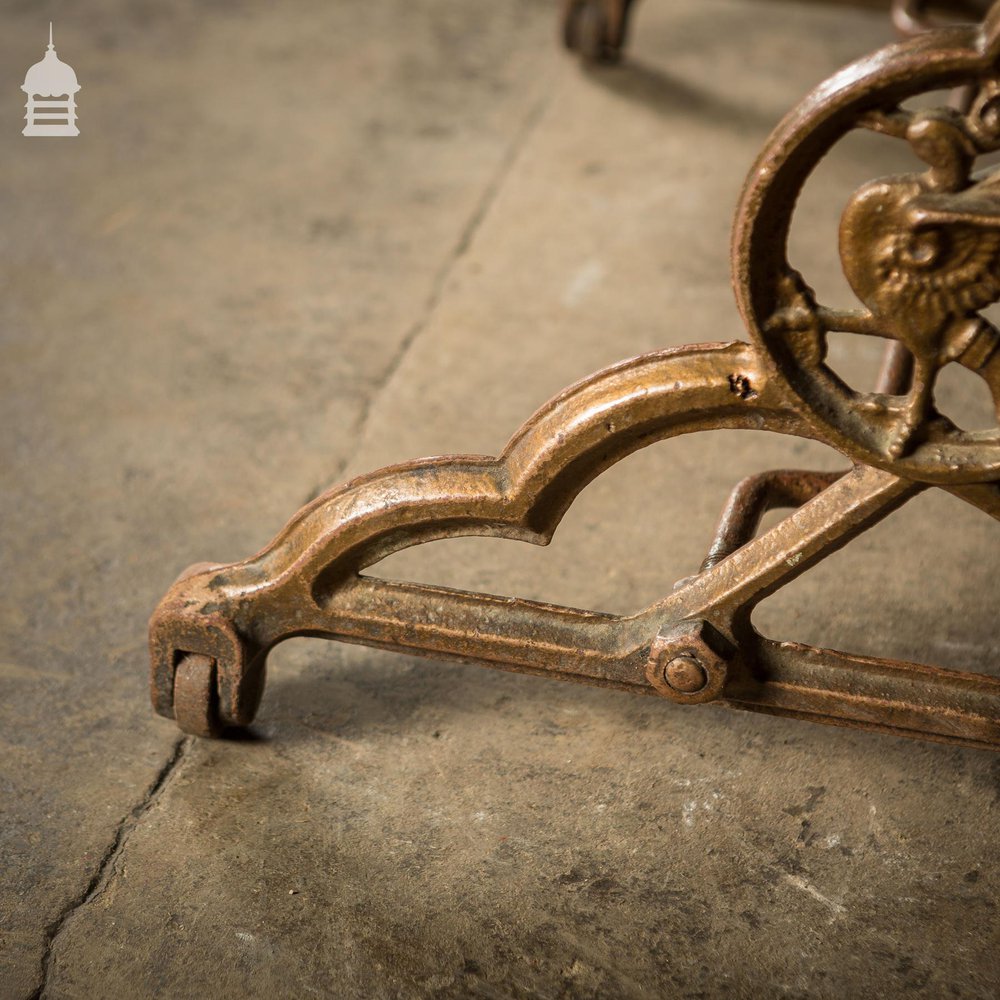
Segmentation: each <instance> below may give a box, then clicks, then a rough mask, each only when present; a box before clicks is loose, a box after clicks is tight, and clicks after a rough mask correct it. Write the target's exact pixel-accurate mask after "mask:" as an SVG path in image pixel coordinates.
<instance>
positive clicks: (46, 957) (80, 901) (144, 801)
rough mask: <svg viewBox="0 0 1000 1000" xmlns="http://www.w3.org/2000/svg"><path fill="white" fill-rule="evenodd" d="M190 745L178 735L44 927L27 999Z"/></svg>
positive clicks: (43, 986) (40, 991)
mask: <svg viewBox="0 0 1000 1000" xmlns="http://www.w3.org/2000/svg"><path fill="white" fill-rule="evenodd" d="M190 745H191V737H190V736H181V737H180V738H179V739H178V740H177V741H176V742H175V743H174V746H173V749H172V750H171V752H170V756H169V757H168V758H167V760H166V762H165V763H164V765H163V766H162V767H161V768H160V770H159V771H158V772H157V773H156V776H155V777H154V778H153V780H152V782H150V784H149V787H148V788H147V789H146V792H145V794H144V795H143V796H142V798H141V799H140V800H139V802H137V803H136V804H135V805H134V806H133V807H132V808H131V809H130V810H129V811H128V812H127V813H126V814H125V816H123V817H122V820H121V822H120V823H119V824H118V827H117V829H116V830H115V835H114V837H113V838H112V841H111V843H110V844H109V845H108V848H107V850H106V851H105V852H104V854H102V855H101V860H100V861H99V862H98V865H97V868H96V870H95V871H94V874H93V875H92V876H91V878H90V881H89V882H88V883H87V885H86V887H85V888H84V890H83V891H82V892H81V893H80V894H79V895H78V896H77V897H76V898H75V899H73V900H71V901H70V903H69V905H68V906H66V907H65V908H64V909H63V911H62V912H61V913H60V914H59V915H58V916H57V917H56V919H55V920H53V921H52V922H51V923H50V924H49V925H48V926H47V927H46V928H45V951H44V953H43V955H42V977H41V982H40V983H39V985H38V988H37V989H35V990H34V992H32V993H31V994H29V996H28V1000H44V997H45V993H46V990H47V989H48V985H49V976H50V973H51V971H52V962H53V956H54V954H55V946H56V941H57V940H58V939H59V935H60V934H62V932H63V930H64V929H65V927H66V925H67V924H68V923H69V922H70V921H71V920H72V919H73V917H74V916H75V915H76V914H77V913H78V912H79V911H80V910H82V909H84V908H85V907H87V906H88V905H89V904H90V903H92V902H93V901H94V900H95V899H97V897H98V896H100V895H101V893H103V892H104V891H105V889H107V887H108V885H109V884H110V882H111V880H112V879H113V878H114V875H115V873H116V872H117V865H118V860H119V858H120V857H121V855H122V854H123V852H124V850H125V845H126V844H127V843H128V839H129V836H130V835H131V834H132V831H133V830H135V828H136V827H137V826H138V825H139V822H140V820H141V819H142V817H143V816H144V815H145V814H146V813H147V812H149V810H150V809H151V808H152V807H153V805H155V803H156V801H157V800H158V799H159V797H160V796H161V795H162V794H163V791H164V789H165V788H166V786H167V784H168V782H169V780H170V778H171V777H172V776H173V775H174V774H175V773H176V772H177V770H178V768H179V766H180V764H181V763H182V761H183V760H184V757H185V755H186V754H187V750H188V748H189V747H190Z"/></svg>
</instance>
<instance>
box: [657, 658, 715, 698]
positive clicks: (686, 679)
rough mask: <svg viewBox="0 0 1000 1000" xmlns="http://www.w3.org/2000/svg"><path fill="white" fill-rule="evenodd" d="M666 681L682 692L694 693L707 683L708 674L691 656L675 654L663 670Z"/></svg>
mask: <svg viewBox="0 0 1000 1000" xmlns="http://www.w3.org/2000/svg"><path fill="white" fill-rule="evenodd" d="M663 675H664V677H665V678H666V681H667V683H668V684H669V685H670V686H671V687H672V688H673V689H674V690H675V691H682V692H683V693H684V694H694V693H695V692H696V691H701V689H702V688H704V687H705V686H706V685H707V684H708V674H707V673H706V672H705V669H704V667H702V665H701V664H700V663H699V662H698V661H697V660H696V659H695V658H694V657H693V656H675V657H674V658H673V659H672V660H671V661H670V662H669V663H668V664H667V666H666V669H665V670H664V671H663Z"/></svg>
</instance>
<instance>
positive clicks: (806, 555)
mask: <svg viewBox="0 0 1000 1000" xmlns="http://www.w3.org/2000/svg"><path fill="white" fill-rule="evenodd" d="M998 57H1000V6H998V7H997V8H994V9H993V11H992V13H991V15H990V18H989V19H988V20H987V21H986V23H985V25H984V26H983V27H982V28H979V27H965V28H950V29H948V30H944V31H940V32H931V33H922V34H921V35H919V36H918V37H915V38H913V39H911V40H909V41H906V42H903V43H900V44H897V45H894V46H890V47H888V48H887V49H884V50H882V51H881V52H879V53H876V54H875V55H874V56H872V57H870V58H868V59H863V60H861V61H859V62H858V63H855V64H854V65H853V66H850V67H848V68H847V69H845V70H843V71H842V72H841V73H839V74H837V75H836V76H835V77H834V78H833V79H832V80H830V81H828V82H827V83H826V84H824V85H823V86H822V87H820V88H818V89H817V90H816V91H815V92H814V93H813V94H812V95H810V96H809V97H807V98H806V99H805V100H804V101H803V102H802V104H800V105H799V106H798V107H797V108H795V109H794V110H793V111H792V112H791V113H790V115H789V116H788V117H786V119H785V120H784V121H783V122H782V123H781V124H780V125H779V126H778V128H777V129H776V130H775V132H774V133H773V135H772V137H771V139H770V140H769V142H768V143H767V145H766V147H765V149H764V151H763V153H762V155H761V157H760V159H759V160H758V162H757V164H756V165H755V167H754V168H753V170H752V171H751V173H750V176H749V179H748V181H747V185H746V188H745V190H744V194H743V199H742V202H741V205H740V208H739V212H738V214H737V219H736V224H735V227H734V242H733V248H734V253H733V283H734V286H735V289H736V293H737V299H738V302H739V306H740V309H741V312H742V315H743V317H744V320H745V322H746V325H747V329H748V331H749V333H750V338H751V343H749V344H745V343H732V344H700V345H694V346H690V347H685V348H680V349H674V350H666V351H660V352H656V353H652V354H647V355H644V356H641V357H638V358H633V359H631V360H629V361H625V362H622V363H621V364H618V365H615V366H613V367H611V368H608V369H606V370H604V371H601V372H598V373H596V374H595V375H592V376H591V377H589V378H587V379H585V380H583V381H581V382H579V383H577V384H576V385H574V386H571V387H570V388H569V389H567V390H566V391H565V392H563V393H562V394H560V395H559V396H557V397H556V398H555V399H553V400H552V401H551V402H550V403H548V404H547V405H546V406H544V407H543V408H542V409H541V410H540V411H539V412H538V413H536V414H535V415H534V416H533V417H532V418H531V419H530V420H529V421H528V422H527V423H526V424H525V425H524V426H523V427H522V428H521V429H520V431H518V433H517V434H516V435H515V436H514V438H513V439H512V440H511V442H510V443H509V444H508V446H507V448H506V449H505V450H504V452H503V453H502V454H501V455H500V456H499V457H497V458H490V457H483V456H456V457H451V458H435V459H426V460H422V461H415V462H410V463H406V464H403V465H399V466H394V467H392V468H389V469H384V470H382V471H380V472H376V473H373V474H371V475H368V476H363V477H361V478H359V479H355V480H354V481H352V482H350V483H347V484H346V485H344V486H341V487H338V488H335V489H333V490H331V491H329V492H327V493H325V494H323V495H322V496H320V497H318V498H317V499H316V500H315V501H313V502H312V503H310V504H309V505H307V506H306V507H304V508H303V509H302V510H301V511H299V512H298V513H297V514H296V515H295V516H294V517H293V519H292V520H291V521H290V522H289V524H288V525H287V526H286V527H285V528H284V529H283V530H282V531H281V532H280V533H279V535H278V536H277V537H276V538H275V539H274V540H273V541H272V542H271V543H270V544H269V545H268V546H267V547H266V548H265V549H264V550H263V551H262V552H260V553H259V554H258V555H256V556H254V557H253V558H251V559H248V560H246V561H245V562H241V563H237V564H234V565H230V566H214V565H207V564H200V565H198V566H195V567H192V569H191V570H190V571H189V572H188V573H186V574H185V575H184V576H182V577H181V578H180V579H179V580H178V581H177V582H176V583H175V584H174V586H173V587H172V588H171V589H170V591H169V592H168V593H167V595H166V596H165V597H164V599H163V601H162V602H161V603H160V605H159V607H158V608H157V609H156V612H155V613H154V615H153V618H152V620H151V622H150V649H151V658H152V673H151V684H152V697H153V703H154V706H155V708H156V710H157V711H158V712H160V713H161V714H163V715H165V716H168V717H174V718H176V719H177V721H178V723H179V725H180V726H181V727H182V728H183V729H185V730H186V731H188V732H194V733H197V734H199V735H212V734H215V733H218V732H220V731H221V730H223V729H224V728H225V727H227V726H244V725H247V724H248V723H250V722H251V721H252V719H253V718H254V715H255V713H256V711H257V708H258V704H259V702H260V698H261V694H262V691H263V686H264V676H265V661H266V658H267V653H268V651H269V650H270V649H271V648H273V646H274V645H275V644H277V643H278V642H281V641H282V640H283V639H286V638H289V637H290V636H296V635H308V636H321V637H326V638H330V639H337V640H340V641H343V642H352V643H361V644H366V645H370V646H374V647H379V648H383V649H389V650H396V651H400V652H405V653H411V654H412V653H415V654H421V655H426V656H432V657H439V658H446V659H455V660H462V661H471V662H477V663H481V664H485V665H488V666H493V667H499V668H502V669H506V670H515V671H520V672H524V673H532V674H538V675H542V676H549V677H556V678H561V679H564V680H572V681H578V682H583V683H588V684H593V685H598V686H603V687H609V688H617V689H620V690H625V691H633V692H636V693H642V694H654V695H659V696H662V697H667V698H669V699H671V700H673V701H675V702H677V703H678V704H689V705H690V704H701V703H706V702H715V703H717V704H719V705H725V706H728V707H732V708H740V709H746V710H751V711H759V712H767V713H771V714H775V715H785V716H792V717H795V718H801V719H807V720H809V721H813V722H823V723H830V724H834V725H845V726H855V727H858V728H862V729H871V730H876V731H880V732H886V733H893V734H897V735H904V736H912V737H919V738H922V739H928V740H937V741H941V742H947V743H954V744H959V745H964V746H972V747H983V748H990V749H998V748H1000V680H998V679H996V678H993V677H988V676H983V675H981V674H975V673H964V672H956V671H946V670H942V669H939V668H935V667H932V666H924V665H920V664H915V663H908V662H901V661H894V660H887V659H876V658H871V657H859V656H854V655H851V654H849V653H844V652H839V651H836V650H830V649H817V648H813V647H809V646H803V645H800V644H796V643H791V642H777V641H774V640H771V639H768V638H765V637H763V636H761V635H760V634H758V633H757V631H756V630H755V629H754V627H753V624H752V621H751V616H752V614H753V610H754V608H755V607H756V605H757V604H758V603H759V602H760V601H762V600H763V599H764V598H766V597H767V596H769V595H770V594H773V593H774V592H776V591H777V590H778V589H780V588H781V587H783V586H784V585H785V584H787V583H789V582H790V581H792V580H794V579H796V578H797V577H798V576H800V575H801V574H802V573H804V572H806V571H807V570H809V569H810V568H811V567H812V566H814V565H816V563H818V562H819V561H821V560H822V559H824V558H825V557H826V556H828V555H829V554H831V553H832V552H834V551H836V550H837V549H839V548H840V547H841V546H843V545H845V544H846V543H847V542H848V541H850V540H851V539H852V538H855V537H857V536H858V535H859V534H861V533H863V532H864V531H866V530H867V529H868V528H870V527H872V526H873V525H875V524H877V523H879V522H880V521H882V520H883V519H884V518H886V517H888V516H889V515H891V514H892V513H893V512H894V511H895V510H897V509H898V508H899V507H900V506H902V505H903V504H905V503H906V502H907V501H908V500H910V499H911V498H912V497H914V496H916V495H917V494H918V493H920V492H921V491H923V490H925V489H928V488H940V489H945V490H947V491H948V492H951V493H952V494H954V495H955V496H957V497H959V498H961V499H963V500H965V501H966V502H968V503H969V504H971V505H972V506H973V507H975V508H976V509H979V510H981V511H983V512H984V513H985V514H987V515H988V516H990V517H992V518H994V519H1000V483H998V479H1000V430H998V428H997V427H996V426H994V427H992V428H977V429H974V432H970V431H967V430H965V429H962V428H959V427H957V426H955V425H954V424H953V423H952V422H950V421H948V420H947V419H946V418H945V417H943V416H942V415H941V414H939V413H937V411H936V409H935V407H934V402H933V387H934V378H935V376H936V373H937V371H938V370H939V368H940V367H941V366H943V365H944V364H948V363H951V362H958V363H961V364H964V365H966V366H967V367H969V368H971V369H972V370H973V371H975V372H977V373H978V374H980V375H982V377H983V378H985V379H986V381H987V382H988V383H989V384H990V386H991V388H994V389H995V390H996V389H997V388H998V386H1000V375H998V371H1000V361H998V360H997V359H998V358H1000V351H997V350H996V344H997V335H996V334H995V332H994V331H993V328H992V327H991V326H990V325H989V324H988V323H987V322H986V321H985V320H984V319H982V318H981V317H980V316H979V313H978V310H979V309H981V308H982V307H983V306H985V305H986V304H988V303H989V302H992V301H994V300H995V299H996V298H997V296H998V295H1000V180H996V179H994V177H995V175H989V174H988V175H986V176H979V175H975V176H974V175H973V174H972V172H971V171H972V167H973V163H974V161H975V158H976V157H977V156H978V155H980V154H982V153H984V152H988V151H991V150H993V149H997V148H1000V96H997V95H1000V80H998V78H997V76H996V71H995V69H994V65H995V63H996V62H997V59H998ZM963 85H968V86H971V87H972V88H973V89H974V93H973V97H972V100H971V103H970V105H969V110H968V112H966V113H963V112H961V111H959V110H956V109H953V108H952V109H941V110H939V111H926V110H925V111H920V112H911V111H907V110H903V109H902V108H901V107H900V104H901V102H902V101H904V100H906V99H907V98H909V97H912V96H915V95H917V94H920V93H922V92H923V91H925V90H936V89H940V88H954V87H957V86H963ZM856 128H868V129H875V130H876V131H880V132H884V133H886V134H889V135H892V136H895V137H897V138H899V139H900V140H901V141H903V142H905V143H907V144H908V146H909V148H910V149H911V150H912V151H913V153H914V157H915V160H916V161H917V162H921V161H922V163H923V165H924V166H923V169H922V170H920V171H918V172H914V173H912V174H909V175H905V176H903V177H895V178H889V179H884V180H878V181H873V182H871V183H869V184H866V185H865V186H863V187H862V188H861V189H859V191H858V192H857V193H855V195H854V196H853V197H852V198H851V199H850V201H849V203H848V205H847V207H846V209H845V212H844V222H843V226H842V232H841V246H840V249H841V260H842V264H843V267H844V271H845V274H846V275H847V277H848V279H849V282H850V284H851V285H852V287H853V288H854V290H855V292H856V294H857V295H858V297H859V299H860V300H861V302H862V304H863V306H864V308H863V309H861V310H855V311H850V312H848V311H840V310H834V309H830V308H827V307H825V306H821V305H819V304H818V303H817V302H816V301H815V297H814V295H813V293H812V291H811V290H810V289H809V287H808V285H807V284H806V282H805V280H804V278H803V277H802V276H801V275H799V274H798V273H797V272H796V271H795V270H794V269H793V268H792V266H791V264H790V263H789V262H788V260H787V252H786V246H787V234H788V230H789V226H790V224H791V218H792V214H793V212H794V207H795V203H796V199H797V197H798V194H799V192H800V190H801V188H802V186H803V184H804V183H805V181H806V179H807V178H808V176H809V174H810V172H811V171H812V169H813V167H814V166H815V165H816V163H817V162H818V161H819V159H821V158H822V157H823V156H824V155H825V154H826V152H827V151H828V150H829V149H830V148H831V147H832V146H833V145H834V144H835V143H836V142H837V141H838V140H839V139H840V138H841V137H842V136H843V135H845V134H847V133H848V132H850V131H851V130H852V129H856ZM831 330H844V331H847V332H851V333H856V334H859V335H875V336H879V337H882V338H884V339H886V340H887V341H888V343H889V356H888V359H887V364H886V366H885V368H884V370H883V373H882V375H881V376H880V378H879V384H878V385H877V386H876V388H875V390H874V391H873V392H864V391H860V390H856V389H852V388H851V387H849V386H847V385H845V384H844V383H843V382H842V381H841V380H840V379H839V378H838V377H837V376H836V375H834V373H833V372H832V371H831V370H830V369H829V368H827V366H826V365H825V362H824V358H825V351H826V334H827V333H828V332H829V331H831ZM911 361H912V371H911ZM995 395H996V393H995ZM715 428H732V429H743V430H746V431H750V432H752V431H759V430H767V431H773V432H777V433H781V434H791V435H797V436H800V437H807V438H812V439H814V440H817V441H820V442H823V443H826V444H828V445H831V446H833V447H834V448H836V449H838V450H839V451H840V452H841V453H842V454H843V455H844V456H845V457H846V458H847V459H848V460H849V461H850V463H851V467H850V468H849V469H848V470H847V471H846V472H833V473H810V472H801V471H788V470H784V471H778V472H771V473H765V474H763V475H761V476H754V477H750V478H749V479H746V480H744V481H743V482H742V483H740V484H739V485H738V486H737V487H736V489H735V490H734V492H733V495H732V496H731V498H730V501H729V503H728V505H727V507H726V510H725V511H724V512H723V516H722V519H721V521H720V525H719V529H718V531H717V533H716V537H715V540H714V542H713V543H712V546H711V549H710V551H709V554H708V556H707V558H706V559H705V561H704V563H703V565H702V567H701V569H700V571H699V572H698V573H696V574H695V575H694V576H691V577H688V578H686V579H685V580H682V581H680V583H678V585H677V586H676V587H675V588H674V590H673V591H672V592H671V593H670V594H668V595H667V596H665V597H664V598H663V599H661V600H659V601H657V602H655V603H654V604H652V605H651V606H650V607H648V608H645V609H644V610H642V611H639V612H638V613H636V614H633V615H611V614H605V613H601V612H595V611H584V610H578V609H574V608H567V607H560V606H555V605H550V604H543V603H540V602H535V601H527V600H520V599H516V598H510V597H499V596H493V595H488V594H480V593H469V592H464V591H458V590H451V589H445V588H441V587H434V586H429V585H426V584H422V583H415V582H397V581H389V580H381V579H376V578H374V577H371V576H367V575H365V574H364V572H363V571H364V570H365V569H366V568H368V567H370V566H372V565H374V564H375V563H377V562H379V561H380V560H381V559H383V558H385V557H386V556H388V555H389V554H391V553H392V552H395V551H398V550H400V549H403V548H406V547H409V546H412V545H418V544H422V543H425V542H430V541H434V540H436V539H441V538H446V537H452V536H458V535H491V536H495V537H502V538H512V539H519V540H521V541H528V542H533V543H535V544H545V543H547V542H548V541H549V539H550V538H551V537H552V534H553V532H554V531H555V529H556V527H557V525H558V523H559V521H560V519H561V517H562V515H563V514H564V513H565V512H566V510H567V509H568V508H569V506H570V505H571V504H572V502H573V500H574V498H575V497H576V496H577V494H578V493H579V492H580V491H581V490H582V489H583V488H584V487H585V486H586V485H587V484H588V483H589V482H591V481H592V480H593V479H594V478H595V477H597V476H598V475H600V474H601V473H602V472H604V471H605V470H606V469H608V468H610V467H611V466H612V465H614V464H615V463H616V462H618V461H620V460H621V459H622V458H624V457H625V456H627V455H629V454H631V453H632V452H634V451H636V450H638V449H639V448H643V447H647V446H649V445H651V444H654V443H655V442H658V441H661V440H664V439H666V438H669V437H673V436H676V435H680V434H687V433H694V432H697V431H701V430H708V429H715ZM775 507H793V508H795V510H794V512H793V513H792V514H790V515H789V516H787V517H785V518H784V520H782V521H780V522H779V523H777V524H776V525H775V526H774V527H772V528H770V529H769V530H767V531H765V532H763V533H762V534H760V535H756V532H757V531H758V528H759V523H760V518H761V516H762V515H763V514H764V513H765V512H766V511H767V510H769V509H772V508H775ZM755 535H756V537H755Z"/></svg>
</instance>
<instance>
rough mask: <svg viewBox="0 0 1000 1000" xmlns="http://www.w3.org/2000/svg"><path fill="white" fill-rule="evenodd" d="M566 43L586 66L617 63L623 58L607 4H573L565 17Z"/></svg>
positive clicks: (583, 0) (588, 0)
mask: <svg viewBox="0 0 1000 1000" xmlns="http://www.w3.org/2000/svg"><path fill="white" fill-rule="evenodd" d="M563 41H564V42H565V45H566V48H567V49H569V50H570V51H571V52H576V53H578V54H579V55H580V56H581V57H582V58H583V59H584V60H585V61H586V62H595V63H597V62H604V63H607V62H614V61H615V60H617V59H618V57H619V55H620V43H619V44H618V45H616V44H615V40H614V39H613V38H612V32H611V23H610V19H609V17H608V11H607V5H606V3H605V0H570V2H569V3H568V4H567V6H566V8H565V13H564V15H563Z"/></svg>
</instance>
